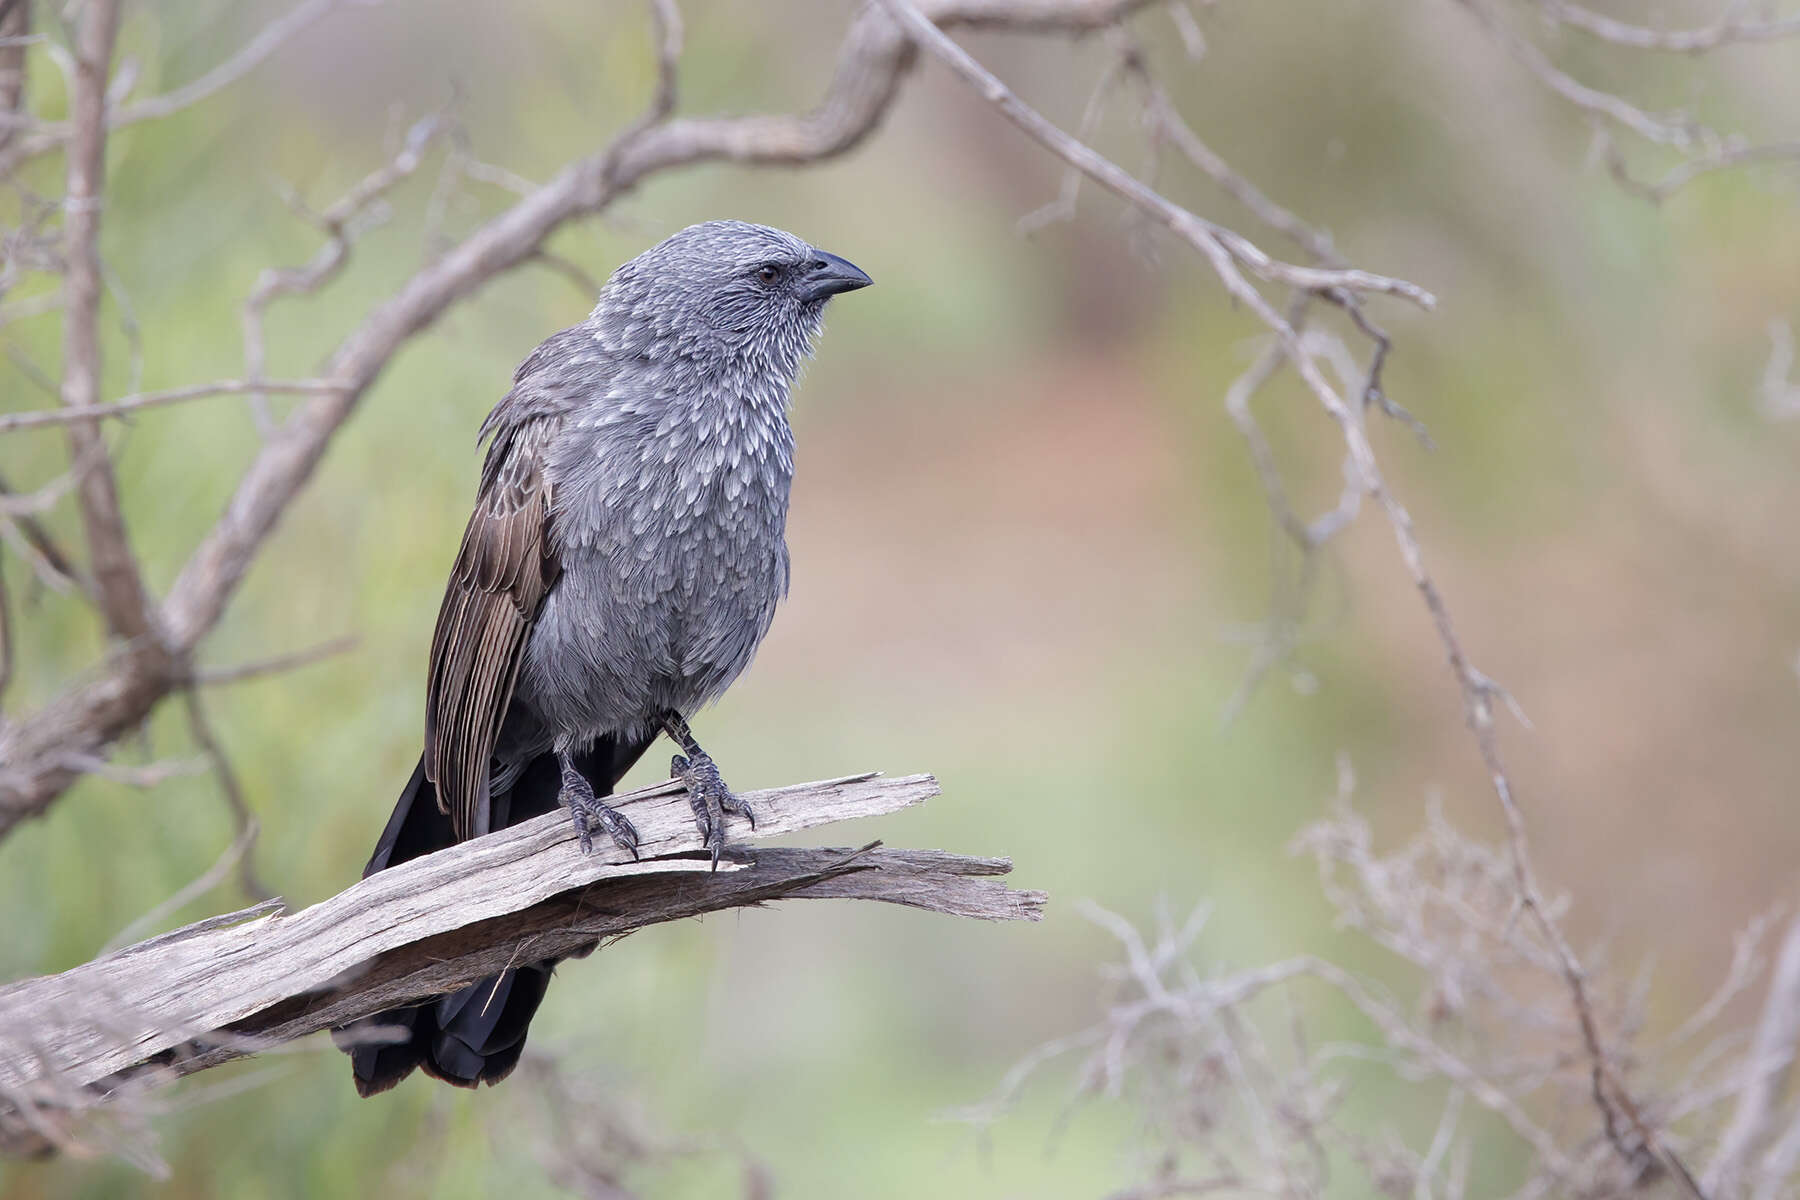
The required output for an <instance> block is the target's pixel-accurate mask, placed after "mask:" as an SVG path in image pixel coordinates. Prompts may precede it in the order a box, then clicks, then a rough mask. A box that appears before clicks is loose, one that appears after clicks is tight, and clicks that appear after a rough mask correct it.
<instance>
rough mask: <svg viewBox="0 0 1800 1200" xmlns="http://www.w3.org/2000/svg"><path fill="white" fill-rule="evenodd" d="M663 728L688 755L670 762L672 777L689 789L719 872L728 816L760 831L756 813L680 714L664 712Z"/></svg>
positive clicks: (704, 836)
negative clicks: (730, 784) (722, 774)
mask: <svg viewBox="0 0 1800 1200" xmlns="http://www.w3.org/2000/svg"><path fill="white" fill-rule="evenodd" d="M662 727H663V731H664V732H665V733H667V734H668V735H669V736H670V737H671V738H673V739H674V740H675V741H676V742H677V743H678V744H679V745H680V746H681V748H682V750H683V751H684V752H685V756H683V755H681V754H677V755H676V756H675V757H674V758H673V759H671V760H670V761H669V774H671V775H673V776H674V777H675V778H677V779H679V780H681V782H682V783H683V784H685V785H686V786H687V791H688V804H689V805H690V806H691V807H692V808H693V810H694V823H695V824H696V825H698V826H699V827H700V836H701V837H703V838H705V839H706V848H707V849H708V850H711V851H712V861H713V870H715V871H716V870H718V869H719V855H720V854H721V853H723V852H724V850H725V814H726V813H736V814H738V815H739V816H741V817H743V818H744V819H745V820H747V821H749V822H750V828H752V829H755V828H756V814H755V813H754V812H752V811H751V809H750V806H749V805H748V804H746V803H745V802H744V801H743V799H742V798H740V797H739V796H737V795H736V794H735V793H733V792H732V790H731V789H730V788H728V787H726V786H725V780H724V779H722V778H720V776H719V766H718V764H717V763H715V762H713V760H712V755H710V754H708V753H707V752H706V751H704V750H702V749H701V748H700V743H699V742H697V741H695V740H694V733H693V730H691V729H689V728H688V725H687V722H686V721H684V720H682V718H681V714H680V713H664V714H663V719H662Z"/></svg>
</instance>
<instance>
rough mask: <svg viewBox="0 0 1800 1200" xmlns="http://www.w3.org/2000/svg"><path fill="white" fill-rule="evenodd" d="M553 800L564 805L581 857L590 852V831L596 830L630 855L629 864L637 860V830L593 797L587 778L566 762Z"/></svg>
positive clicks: (608, 806)
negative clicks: (579, 845)
mask: <svg viewBox="0 0 1800 1200" xmlns="http://www.w3.org/2000/svg"><path fill="white" fill-rule="evenodd" d="M556 798H557V799H558V800H559V801H561V802H562V803H563V804H565V805H567V806H568V809H569V817H570V819H571V820H572V821H573V822H574V824H575V836H576V838H577V839H578V840H579V841H580V842H581V852H582V853H583V854H592V853H593V852H594V830H595V829H596V828H600V829H604V830H605V831H606V833H607V835H608V836H609V837H611V838H612V840H613V841H614V842H616V843H617V844H618V846H619V848H620V849H621V850H624V851H626V852H627V853H629V854H630V855H631V860H632V861H633V862H636V861H638V832H637V828H636V827H635V826H634V825H632V823H631V821H630V820H629V819H627V818H626V816H625V814H624V813H622V812H620V811H619V810H618V809H616V808H614V807H612V806H611V805H610V804H607V803H606V802H605V801H603V800H601V799H600V798H599V797H598V796H596V795H594V785H593V784H591V783H589V782H588V781H587V776H585V775H583V774H582V773H581V772H580V771H577V770H575V769H574V767H573V766H572V765H570V764H568V763H564V764H563V769H562V791H561V792H560V793H558V794H557V797H556Z"/></svg>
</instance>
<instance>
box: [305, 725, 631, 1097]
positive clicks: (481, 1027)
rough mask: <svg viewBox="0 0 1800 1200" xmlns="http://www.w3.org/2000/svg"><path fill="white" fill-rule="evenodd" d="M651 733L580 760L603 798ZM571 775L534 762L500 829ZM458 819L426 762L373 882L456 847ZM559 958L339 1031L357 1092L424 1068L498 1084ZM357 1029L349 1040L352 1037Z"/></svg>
mask: <svg viewBox="0 0 1800 1200" xmlns="http://www.w3.org/2000/svg"><path fill="white" fill-rule="evenodd" d="M650 740H651V739H648V738H646V739H643V740H641V741H631V742H623V741H620V740H618V739H615V738H611V737H604V738H601V739H599V740H598V741H596V742H595V743H594V744H593V745H592V746H590V747H589V748H588V749H587V751H586V752H584V753H583V754H581V755H579V756H577V757H576V760H575V764H576V766H577V767H578V768H579V769H580V770H581V773H582V774H583V775H585V776H587V779H588V782H589V783H591V784H592V785H593V787H594V794H595V795H596V796H609V795H611V794H612V791H613V788H614V787H615V786H617V784H618V782H619V780H620V779H621V778H622V777H623V776H624V774H625V772H627V771H629V770H630V769H631V767H632V765H633V764H634V763H636V762H637V760H638V759H639V758H641V757H642V756H643V753H644V751H645V750H646V749H648V748H649V745H650ZM561 788H562V772H561V769H560V768H559V767H558V765H557V762H556V756H555V755H553V754H545V755H541V756H539V757H538V758H536V759H534V760H533V761H532V762H531V764H530V765H529V766H527V767H526V769H525V770H524V772H522V773H521V774H520V775H519V777H518V780H517V781H516V782H515V783H514V784H513V786H512V787H511V788H510V789H509V790H508V791H506V792H504V793H502V794H501V795H498V796H495V797H494V799H493V801H492V805H493V807H492V809H491V819H490V826H491V828H493V829H504V828H506V827H507V826H509V825H516V824H518V823H519V822H521V821H527V820H530V819H531V818H532V817H536V816H541V815H542V814H544V813H546V812H550V811H552V810H553V809H555V808H556V807H557V794H558V793H559V792H560V791H561ZM455 841H456V837H455V834H454V832H453V831H452V829H451V827H450V818H449V817H448V816H446V815H445V814H444V813H443V812H442V811H440V810H439V808H438V801H437V789H436V788H435V787H433V786H432V783H431V781H430V780H428V779H426V778H425V762H424V759H422V758H421V759H420V760H419V765H418V766H417V767H415V768H413V773H412V778H411V779H410V780H408V781H407V784H406V789H405V790H404V791H402V792H401V793H400V800H399V803H397V804H396V805H395V806H394V815H393V816H391V817H390V818H388V823H387V828H386V829H384V830H382V833H381V838H380V840H379V841H377V842H376V843H375V853H374V854H373V855H371V856H370V858H369V865H368V866H367V867H365V868H364V869H363V878H365V879H366V878H368V877H369V876H370V875H373V874H374V873H375V872H376V871H380V870H384V869H386V868H388V867H392V866H397V865H399V864H400V863H403V862H407V861H409V860H411V859H414V858H418V857H420V856H421V855H425V854H430V853H431V852H432V851H434V850H442V849H445V848H446V847H448V846H451V845H453V844H454V843H455ZM556 963H557V960H555V959H551V960H548V961H545V962H541V963H532V964H530V965H528V966H523V967H515V968H512V969H510V970H507V971H504V972H502V973H501V974H499V975H495V976H491V977H489V978H487V979H481V980H477V981H476V982H474V983H472V984H469V985H468V986H467V987H465V988H462V989H461V990H459V991H456V992H452V993H450V994H449V995H447V996H442V997H439V998H438V999H436V1000H435V1001H429V1002H425V1003H420V1004H414V1005H408V1006H406V1007H403V1008H391V1009H388V1010H387V1011H386V1012H382V1013H377V1014H376V1015H374V1016H372V1017H365V1018H363V1019H362V1020H360V1021H354V1022H352V1023H350V1024H349V1025H346V1026H344V1027H343V1029H341V1030H338V1031H336V1032H337V1033H338V1034H339V1035H340V1036H339V1045H340V1047H342V1048H343V1049H344V1051H345V1052H346V1053H348V1054H349V1055H350V1062H351V1067H352V1069H353V1071H354V1073H355V1076H356V1091H357V1094H359V1095H362V1096H373V1095H376V1094H377V1093H379V1092H385V1091H387V1090H388V1089H389V1088H391V1087H393V1086H394V1085H395V1084H397V1083H399V1082H400V1081H401V1080H402V1079H405V1078H406V1077H407V1076H408V1075H410V1074H412V1072H413V1069H414V1068H415V1067H416V1068H419V1069H420V1070H423V1071H424V1072H425V1073H426V1074H427V1075H430V1076H431V1077H432V1078H434V1079H441V1080H443V1081H444V1082H446V1083H451V1084H455V1085H456V1086H458V1087H470V1088H472V1087H476V1086H478V1085H480V1084H482V1083H487V1084H490V1085H491V1084H496V1083H499V1082H500V1081H501V1080H502V1079H505V1078H506V1077H507V1076H508V1075H510V1074H511V1073H512V1070H513V1068H514V1067H515V1066H517V1065H518V1063H519V1056H520V1055H521V1054H523V1053H524V1050H525V1034H526V1031H527V1029H528V1028H529V1026H530V1024H531V1018H532V1016H533V1015H534V1014H535V1013H536V1012H537V1009H538V1005H539V1004H541V1003H542V1002H543V999H544V992H545V990H546V989H548V988H549V986H550V973H551V972H552V971H553V970H554V969H555V967H556ZM377 1028H382V1029H389V1030H391V1029H394V1028H398V1029H399V1030H402V1031H404V1032H405V1033H406V1034H407V1037H406V1039H405V1040H404V1041H400V1042H391V1043H386V1044H378V1043H376V1042H374V1041H372V1040H369V1035H370V1033H371V1031H373V1030H375V1029H377ZM345 1035H347V1036H345Z"/></svg>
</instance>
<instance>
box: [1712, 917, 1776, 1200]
mask: <svg viewBox="0 0 1800 1200" xmlns="http://www.w3.org/2000/svg"><path fill="white" fill-rule="evenodd" d="M1797 1047H1800V917H1797V918H1795V919H1794V920H1793V921H1792V922H1790V923H1789V925H1788V931H1787V936H1786V937H1785V938H1784V939H1783V940H1782V943H1781V952H1780V955H1779V957H1778V958H1777V959H1776V963H1775V970H1774V972H1773V974H1772V975H1771V976H1770V978H1769V994H1768V996H1767V998H1766V999H1765V1000H1764V1002H1763V1010H1762V1019H1761V1020H1760V1021H1758V1022H1757V1026H1756V1037H1755V1039H1754V1040H1753V1041H1752V1042H1751V1044H1750V1053H1749V1054H1748V1056H1747V1057H1746V1061H1745V1065H1744V1069H1745V1075H1746V1076H1747V1077H1746V1078H1744V1079H1741V1080H1739V1081H1736V1082H1737V1085H1738V1088H1739V1089H1740V1090H1739V1091H1738V1102H1737V1108H1736V1110H1735V1111H1734V1112H1733V1114H1732V1118H1731V1124H1730V1125H1729V1126H1727V1127H1726V1130H1725V1133H1724V1136H1723V1137H1721V1138H1720V1139H1719V1148H1718V1151H1717V1152H1716V1153H1715V1154H1714V1155H1713V1160H1712V1162H1711V1163H1710V1164H1708V1166H1707V1168H1706V1176H1705V1179H1704V1181H1703V1183H1702V1187H1703V1188H1704V1189H1705V1191H1706V1194H1707V1195H1708V1196H1710V1197H1712V1198H1713V1200H1726V1198H1727V1197H1732V1196H1737V1195H1740V1194H1741V1193H1742V1190H1743V1187H1744V1181H1745V1179H1746V1178H1747V1177H1749V1176H1750V1175H1751V1174H1752V1171H1753V1166H1754V1164H1755V1161H1756V1158H1757V1156H1758V1155H1760V1154H1761V1153H1762V1150H1763V1148H1764V1146H1766V1145H1767V1144H1768V1143H1769V1141H1770V1140H1771V1139H1772V1138H1773V1136H1774V1134H1775V1129H1776V1126H1777V1124H1778V1123H1779V1121H1780V1119H1781V1110H1780V1102H1781V1096H1782V1093H1783V1092H1784V1091H1785V1090H1786V1087H1787V1080H1788V1075H1789V1073H1790V1071H1791V1070H1792V1068H1793V1065H1794V1055H1795V1052H1796V1048H1797Z"/></svg>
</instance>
